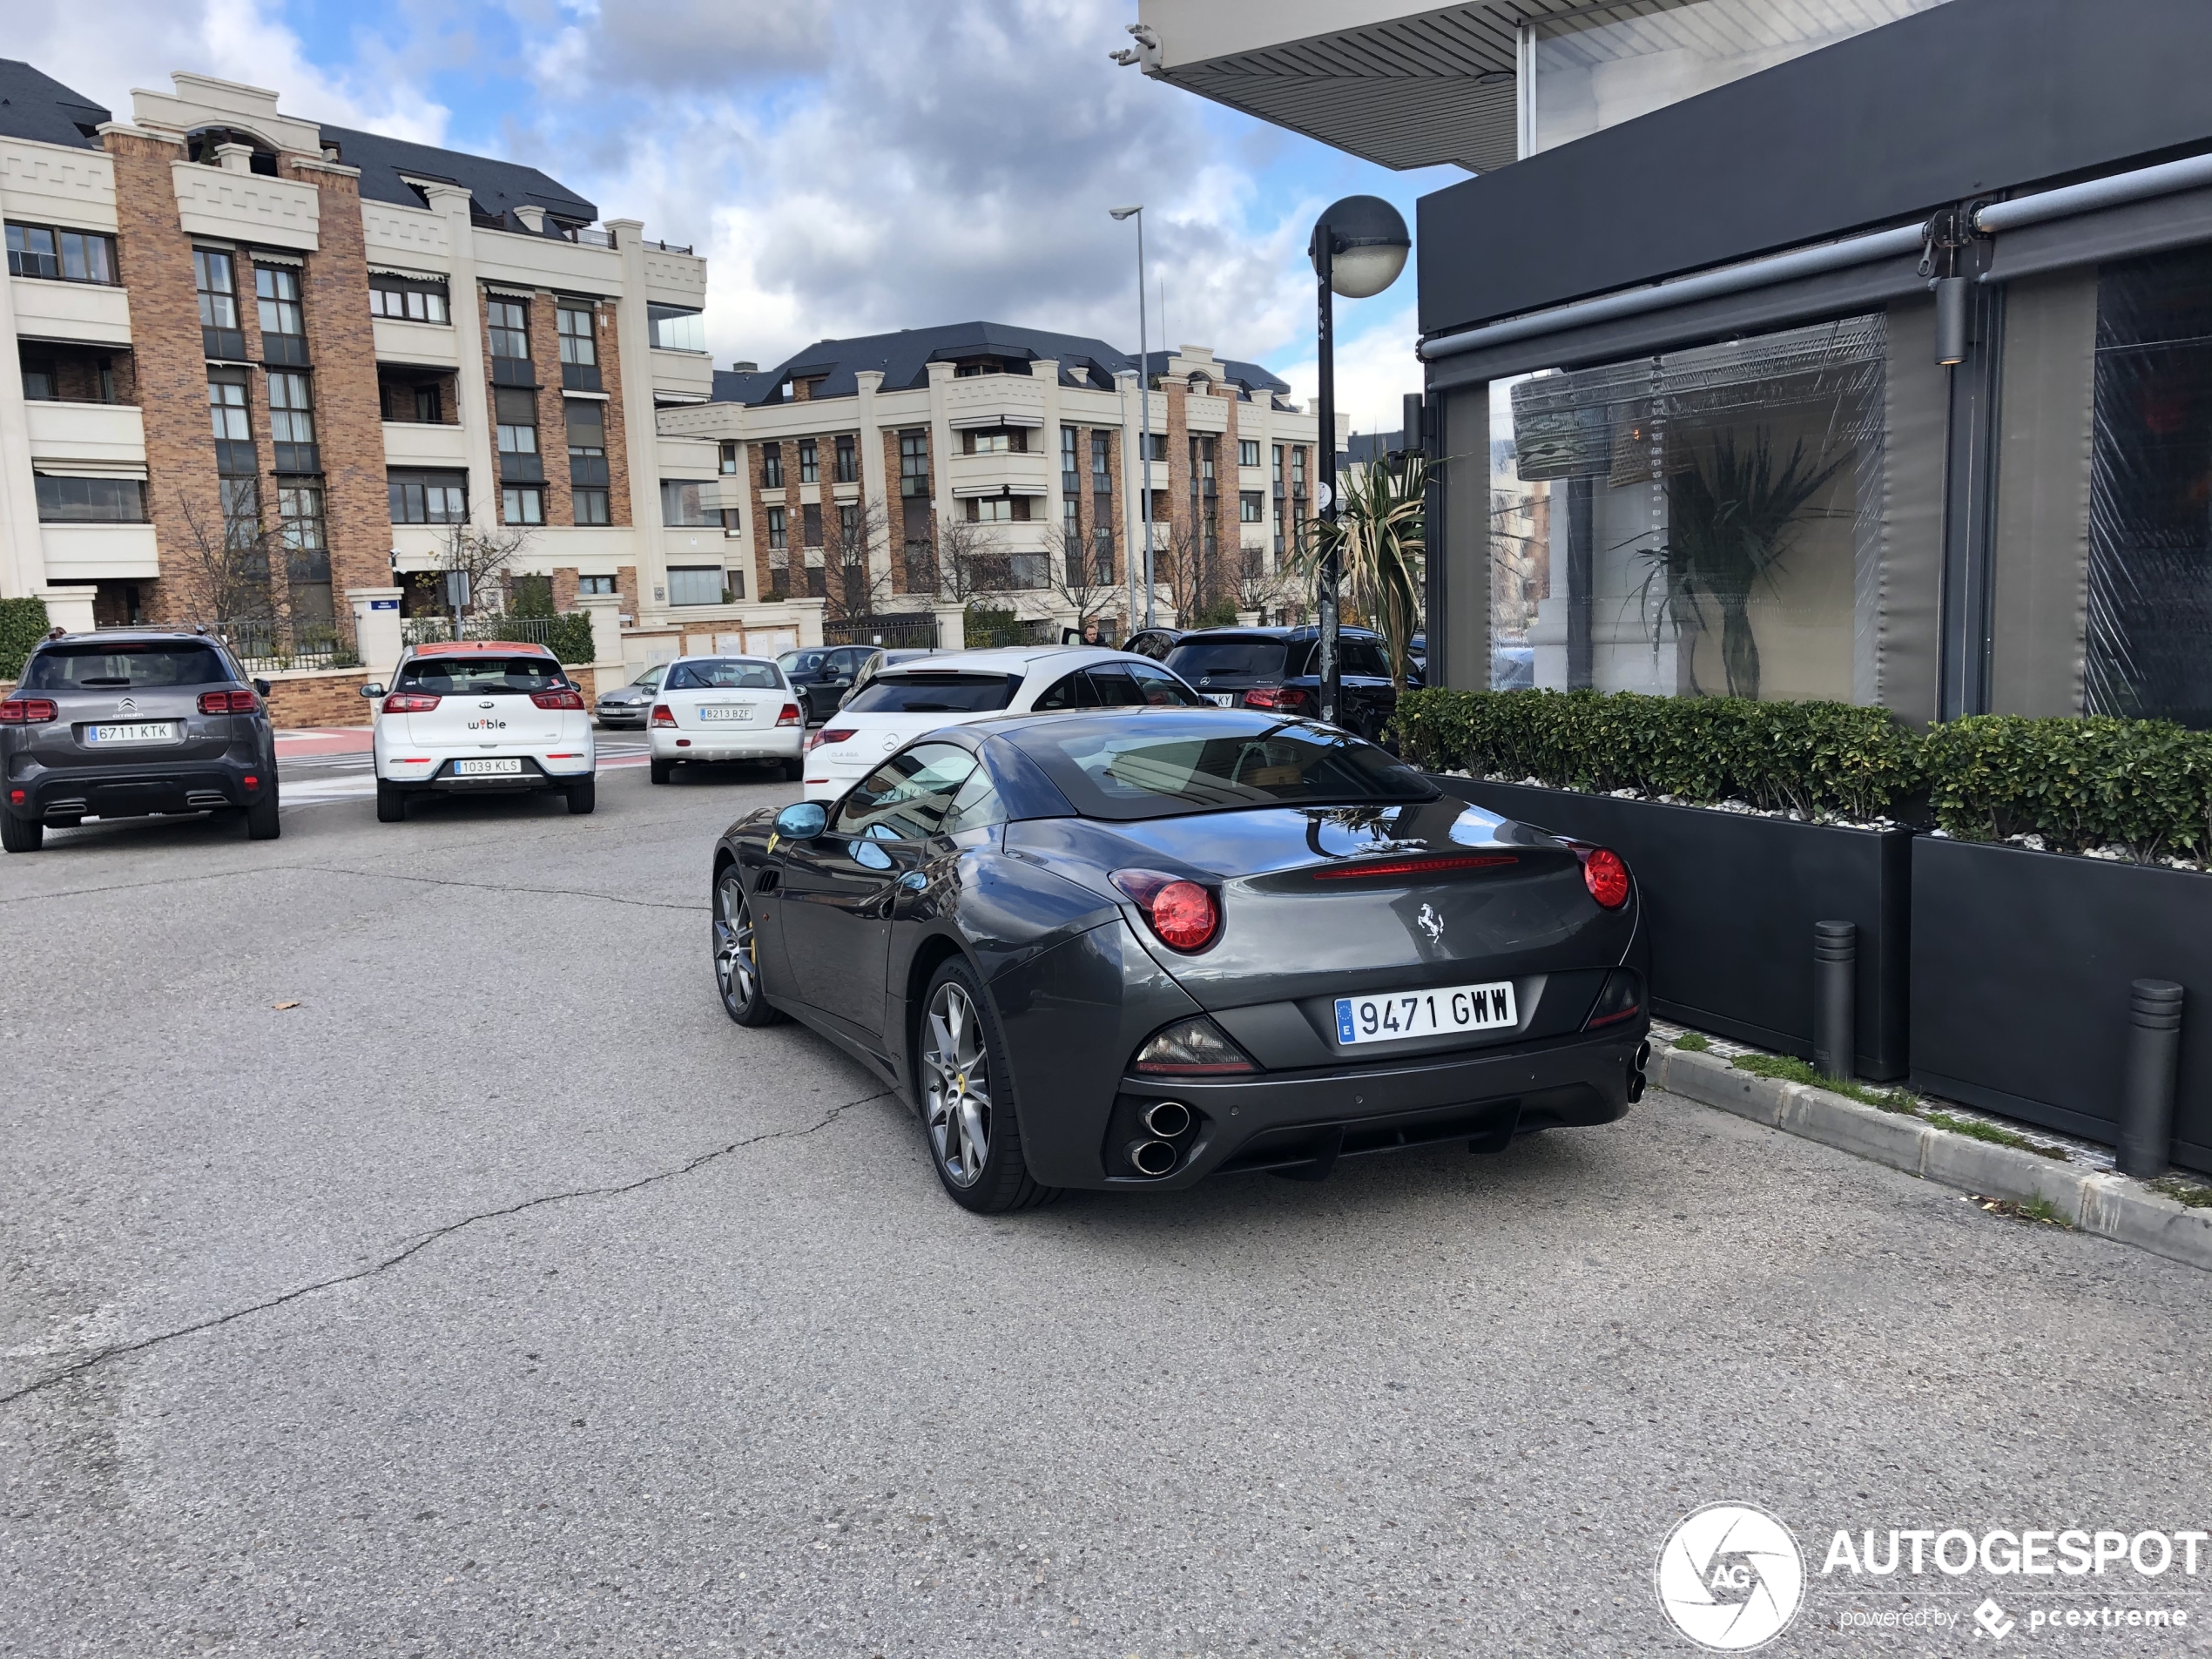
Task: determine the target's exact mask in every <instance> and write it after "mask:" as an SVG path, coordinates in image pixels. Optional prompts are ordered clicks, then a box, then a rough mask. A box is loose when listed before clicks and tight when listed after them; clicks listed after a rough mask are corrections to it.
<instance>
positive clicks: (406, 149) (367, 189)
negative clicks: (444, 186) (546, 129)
mask: <svg viewBox="0 0 2212 1659" xmlns="http://www.w3.org/2000/svg"><path fill="white" fill-rule="evenodd" d="M322 141H323V142H324V143H325V144H326V145H331V144H334V145H337V146H338V158H339V160H341V161H342V162H344V163H345V164H346V165H347V166H349V167H359V168H360V169H361V194H362V195H363V196H365V197H367V198H368V199H370V200H371V201H381V202H397V203H399V204H400V205H401V206H403V207H420V206H422V199H421V197H419V196H417V195H416V194H415V192H413V191H412V190H409V189H408V187H407V185H406V183H405V182H404V181H403V180H402V179H401V177H400V175H401V173H405V174H407V175H408V177H410V178H415V179H443V180H448V181H450V182H452V183H454V184H456V185H463V186H465V187H466V188H467V190H468V192H469V195H470V196H472V197H473V198H475V204H476V210H477V212H480V213H484V214H487V215H489V216H490V217H491V218H494V219H502V220H504V221H505V222H506V223H507V224H508V226H509V228H512V229H515V230H520V229H521V228H522V226H521V224H520V222H519V221H517V220H516V219H512V218H511V217H509V216H510V215H511V214H512V213H513V212H514V210H515V209H516V208H517V207H530V206H536V207H543V209H544V210H545V211H546V212H549V213H553V214H557V215H558V216H559V217H561V218H563V219H575V220H577V222H579V223H581V224H585V225H589V224H590V223H591V222H592V221H593V220H595V219H597V218H598V217H599V209H598V208H597V206H595V205H594V204H592V203H590V202H588V201H586V200H585V199H583V197H581V196H579V195H577V193H576V192H574V191H573V190H570V188H569V187H568V186H567V185H564V184H562V183H561V182H560V181H559V180H558V179H549V178H547V177H546V176H545V175H544V174H543V173H542V172H539V171H538V170H537V169H536V168H535V167H525V166H523V165H522V164H521V163H520V162H515V161H495V160H493V159H492V158H490V157H489V156H472V155H467V154H464V153H463V152H461V151H459V150H440V149H436V148H435V147H434V146H432V145H427V144H409V143H408V141H407V140H406V139H404V138H386V137H385V136H384V135H383V134H382V133H381V132H355V131H354V129H353V128H351V127H334V126H329V125H324V126H323V129H322Z"/></svg>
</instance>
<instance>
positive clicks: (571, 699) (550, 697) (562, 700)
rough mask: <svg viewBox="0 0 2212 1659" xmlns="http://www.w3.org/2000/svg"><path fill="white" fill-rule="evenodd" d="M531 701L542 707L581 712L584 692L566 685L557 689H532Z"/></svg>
mask: <svg viewBox="0 0 2212 1659" xmlns="http://www.w3.org/2000/svg"><path fill="white" fill-rule="evenodd" d="M530 701H531V702H533V703H535V704H536V705H538V707H540V708H542V709H574V710H576V711H578V712H579V713H581V712H582V711H583V693H582V692H581V691H575V690H572V689H570V688H569V687H565V686H564V687H563V688H562V689H561V690H559V691H532V692H531V693H530Z"/></svg>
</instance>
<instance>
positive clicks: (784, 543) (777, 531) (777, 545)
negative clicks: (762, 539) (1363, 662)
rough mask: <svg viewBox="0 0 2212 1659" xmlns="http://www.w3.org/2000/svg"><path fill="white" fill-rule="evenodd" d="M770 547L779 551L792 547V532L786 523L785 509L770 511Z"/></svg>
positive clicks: (772, 509)
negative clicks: (786, 526)
mask: <svg viewBox="0 0 2212 1659" xmlns="http://www.w3.org/2000/svg"><path fill="white" fill-rule="evenodd" d="M768 545H769V547H770V548H771V549H772V550H777V551H781V550H783V549H785V548H786V547H788V546H790V545H791V540H790V532H789V531H788V530H787V529H786V528H785V523H784V509H782V508H780V507H771V508H770V509H768Z"/></svg>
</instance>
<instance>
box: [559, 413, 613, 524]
mask: <svg viewBox="0 0 2212 1659" xmlns="http://www.w3.org/2000/svg"><path fill="white" fill-rule="evenodd" d="M561 412H562V415H563V420H564V421H566V423H567V426H568V429H569V482H570V484H571V485H573V486H577V487H579V488H582V489H600V490H604V489H605V488H606V487H607V484H608V482H610V481H609V478H608V475H607V406H606V405H605V404H604V403H601V402H598V401H595V400H594V399H591V398H588V397H570V398H563V400H562V401H561ZM585 522H586V521H585V520H584V519H583V517H582V516H578V518H577V523H579V524H581V523H585ZM606 522H607V521H606V520H605V519H604V518H598V519H592V520H590V523H595V524H604V523H606Z"/></svg>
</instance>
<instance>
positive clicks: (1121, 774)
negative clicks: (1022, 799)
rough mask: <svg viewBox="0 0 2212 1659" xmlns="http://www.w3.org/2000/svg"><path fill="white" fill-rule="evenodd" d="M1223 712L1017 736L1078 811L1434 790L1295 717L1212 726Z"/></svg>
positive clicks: (1148, 810) (1300, 802)
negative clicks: (1277, 721)
mask: <svg viewBox="0 0 2212 1659" xmlns="http://www.w3.org/2000/svg"><path fill="white" fill-rule="evenodd" d="M1229 718H1230V717H1226V716H1222V717H1211V718H1207V719H1206V720H1205V721H1204V724H1200V723H1197V722H1187V721H1184V720H1181V719H1177V720H1176V721H1175V723H1174V724H1173V725H1166V726H1165V727H1164V729H1163V721H1162V720H1161V719H1159V718H1153V719H1146V720H1144V721H1143V723H1142V725H1138V724H1136V723H1135V722H1129V721H1125V720H1122V719H1115V720H1083V721H1080V722H1074V721H1071V722H1069V723H1067V724H1065V725H1063V724H1061V723H1060V722H1057V721H1055V722H1054V723H1052V724H1051V725H1044V726H1041V727H1039V728H1037V729H1035V730H1034V731H1030V732H1023V733H1022V737H1021V740H1020V741H1021V746H1022V749H1023V751H1024V752H1027V753H1028V754H1029V755H1031V756H1033V757H1034V758H1035V759H1036V761H1037V763H1038V764H1039V765H1042V767H1043V768H1044V770H1045V772H1046V775H1047V776H1049V778H1050V779H1052V781H1053V782H1054V783H1055V784H1056V785H1058V786H1059V787H1060V792H1061V793H1062V794H1064V795H1065V796H1067V798H1068V799H1069V802H1070V803H1071V804H1072V805H1073V806H1075V808H1076V811H1077V812H1079V813H1082V814H1083V816H1084V817H1086V818H1105V819H1138V818H1172V817H1176V816H1177V815H1179V814H1182V813H1210V812H1219V811H1221V810H1223V809H1224V808H1232V807H1239V806H1315V805H1320V804H1323V803H1327V804H1330V805H1338V806H1341V805H1360V804H1367V803H1372V804H1376V805H1384V804H1390V803H1395V802H1399V801H1411V800H1434V799H1436V798H1437V791H1436V788H1435V786H1433V785H1432V784H1431V783H1430V782H1429V781H1428V779H1426V778H1424V777H1422V776H1421V774H1420V772H1416V771H1414V770H1413V768H1412V767H1411V766H1408V765H1404V764H1403V763H1401V762H1399V761H1398V760H1396V759H1393V758H1392V756H1391V755H1389V754H1388V753H1386V752H1385V751H1383V750H1381V749H1378V748H1376V747H1375V746H1374V745H1372V744H1370V743H1363V742H1361V741H1360V740H1359V738H1353V737H1350V736H1347V735H1346V734H1345V733H1343V732H1332V731H1330V730H1328V729H1327V728H1325V727H1322V726H1318V725H1305V724H1302V723H1293V724H1285V725H1259V724H1257V723H1255V724H1253V725H1251V726H1249V727H1246V728H1245V729H1244V730H1241V731H1228V732H1224V731H1222V730H1220V726H1221V725H1223V724H1224V722H1226V721H1228V720H1229ZM1237 724H1238V725H1242V724H1243V723H1242V722H1237ZM1210 728H1211V729H1210Z"/></svg>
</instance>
